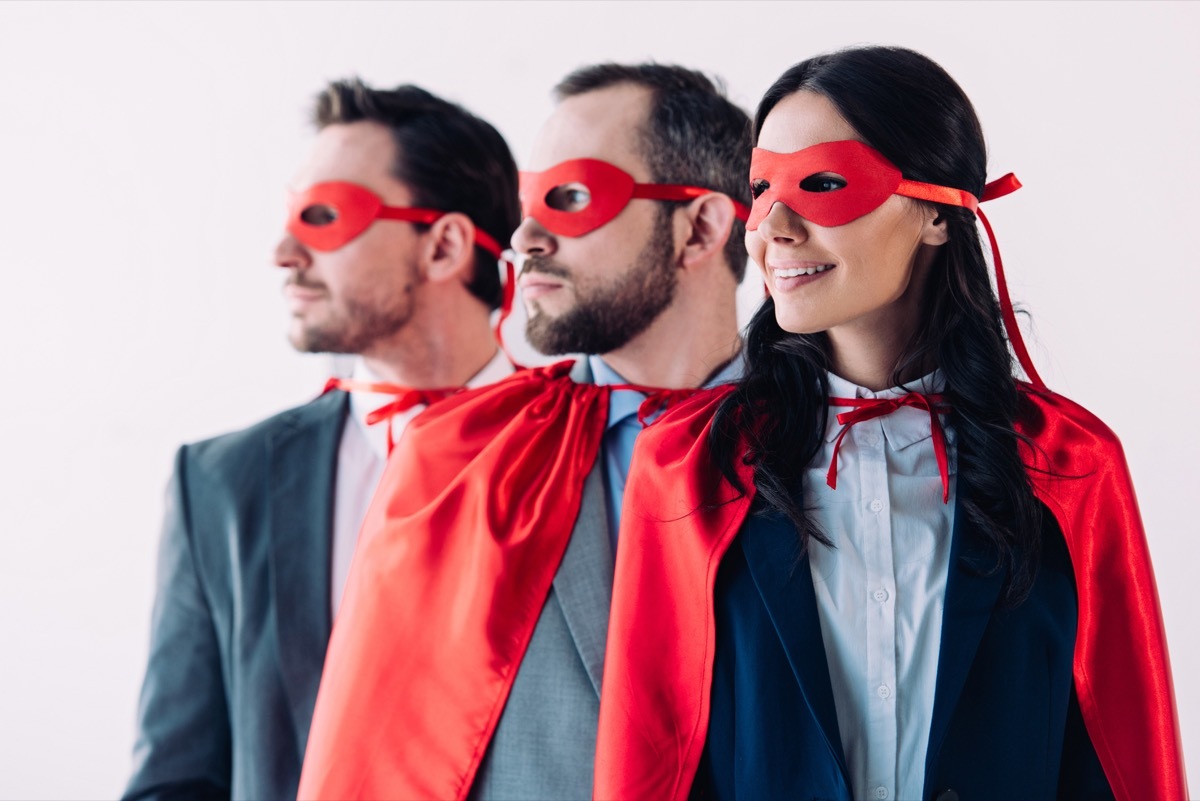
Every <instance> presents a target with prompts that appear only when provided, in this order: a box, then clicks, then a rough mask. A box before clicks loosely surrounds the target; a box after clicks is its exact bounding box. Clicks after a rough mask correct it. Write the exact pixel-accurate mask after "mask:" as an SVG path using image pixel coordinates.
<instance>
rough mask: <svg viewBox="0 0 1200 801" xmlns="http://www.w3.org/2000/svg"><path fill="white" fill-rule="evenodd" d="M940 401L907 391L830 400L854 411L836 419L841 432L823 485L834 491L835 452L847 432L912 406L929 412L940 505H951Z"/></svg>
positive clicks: (836, 461) (943, 406)
mask: <svg viewBox="0 0 1200 801" xmlns="http://www.w3.org/2000/svg"><path fill="white" fill-rule="evenodd" d="M943 401H944V398H943V397H942V396H941V395H922V394H921V393H919V392H910V393H908V394H907V395H901V396H900V397H898V398H830V399H829V405H830V406H850V407H853V411H849V412H842V413H840V414H839V415H838V416H837V421H838V422H839V423H841V424H842V430H841V433H839V434H838V437H837V439H836V440H835V441H834V443H833V459H832V460H831V461H830V463H829V473H828V474H827V475H826V477H825V483H826V484H828V485H829V487H830V489H837V466H838V450H839V449H840V448H841V447H842V440H843V439H845V438H846V434H848V433H850V429H851V427H853V426H854V424H855V423H861V422H862V421H864V420H872V419H874V418H876V417H883V416H884V415H888V414H891V413H892V412H894V411H896V410H897V409H899V408H900V407H901V406H912V407H913V408H916V409H924V410H925V411H927V412H929V429H930V432H931V433H932V434H933V453H934V456H935V457H937V464H938V473H939V474H940V475H941V477H942V503H950V460H949V457H948V456H947V455H946V432H945V431H943V430H942V422H941V421H940V420H939V419H938V412H944V411H947V410H948V409H949V407H948V406H946V405H945V403H944V402H943Z"/></svg>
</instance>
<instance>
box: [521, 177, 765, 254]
mask: <svg viewBox="0 0 1200 801" xmlns="http://www.w3.org/2000/svg"><path fill="white" fill-rule="evenodd" d="M711 192H716V190H715V189H706V188H704V187H701V186H688V185H685V184H639V183H637V182H635V181H634V180H633V176H632V175H630V174H629V173H627V172H625V171H624V170H622V169H621V168H620V167H618V166H616V165H615V164H609V163H608V162H607V161H600V160H599V159H571V160H570V161H564V162H561V163H559V164H556V165H554V166H553V167H551V168H550V169H548V170H543V171H542V172H522V173H521V214H522V215H523V216H525V217H532V218H534V219H535V220H537V222H538V224H539V225H541V226H542V227H543V228H545V229H546V230H547V231H550V232H551V233H553V234H557V235H558V236H570V237H577V236H583V235H584V234H588V233H591V232H592V231H595V230H596V229H597V228H599V227H601V226H603V225H605V224H606V223H608V222H611V221H612V220H613V218H615V217H616V216H617V215H618V214H620V213H621V210H622V209H624V208H625V207H626V206H628V205H629V201H630V200H633V199H634V198H642V199H646V200H692V199H694V198H698V197H701V196H702V195H707V194H709V193H711ZM718 194H720V193H718ZM733 205H734V210H735V212H736V213H737V216H738V219H739V220H742V221H743V222H744V221H745V220H746V219H747V217H748V216H749V213H750V210H749V209H748V208H746V206H745V205H744V204H742V203H739V202H737V201H736V200H734V201H733Z"/></svg>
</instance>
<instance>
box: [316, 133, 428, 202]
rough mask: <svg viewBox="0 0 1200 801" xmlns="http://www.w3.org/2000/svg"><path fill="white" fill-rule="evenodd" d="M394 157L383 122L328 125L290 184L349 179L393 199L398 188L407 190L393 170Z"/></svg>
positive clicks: (389, 136)
mask: <svg viewBox="0 0 1200 801" xmlns="http://www.w3.org/2000/svg"><path fill="white" fill-rule="evenodd" d="M395 159H396V145H395V143H394V140H393V139H392V134H391V132H390V131H389V130H388V129H387V128H386V127H384V126H383V125H380V124H379V123H375V122H353V123H349V124H333V125H327V126H325V127H324V128H322V129H321V130H320V132H318V134H317V137H316V139H315V140H314V141H313V144H312V147H311V149H310V150H309V154H308V157H307V158H306V159H305V161H304V163H303V164H302V165H301V167H300V169H299V170H298V171H297V173H296V176H295V178H294V179H293V181H292V188H293V189H294V190H303V189H306V188H307V187H309V186H312V185H313V184H317V183H322V182H324V181H349V182H350V183H356V184H360V185H362V186H365V187H367V188H368V189H371V190H372V191H374V192H376V193H377V194H379V195H380V196H381V197H384V198H385V199H386V200H389V201H393V202H394V201H395V198H394V194H395V193H396V192H397V191H398V190H400V191H407V189H406V187H404V184H403V183H401V182H400V181H399V180H398V179H397V178H396V177H395V176H394V175H393V174H392V168H393V166H394V164H395ZM389 196H393V197H389Z"/></svg>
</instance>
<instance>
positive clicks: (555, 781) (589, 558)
mask: <svg viewBox="0 0 1200 801" xmlns="http://www.w3.org/2000/svg"><path fill="white" fill-rule="evenodd" d="M571 377H572V378H574V379H575V380H576V381H578V382H581V383H582V382H590V381H591V380H592V375H591V370H590V369H588V365H587V360H586V359H581V360H580V361H579V362H578V363H576V365H575V367H574V369H572V371H571ZM602 465H603V460H602V459H597V461H596V464H595V465H593V466H592V469H591V472H589V474H588V476H587V479H586V481H585V483H584V490H583V499H582V503H581V505H580V509H579V517H578V518H577V519H576V521H575V528H574V529H573V531H572V533H571V539H570V541H569V542H568V543H567V549H566V552H565V553H564V554H563V559H562V564H561V565H560V566H559V568H558V572H557V573H556V574H555V577H554V583H553V586H552V588H551V591H550V594H549V595H548V596H547V598H546V604H545V606H544V607H543V608H542V614H541V616H540V617H539V618H538V623H537V627H536V628H535V629H534V632H533V638H532V639H531V640H530V642H529V648H528V650H527V651H526V652H525V658H524V659H523V660H522V661H521V667H520V670H518V671H517V677H516V679H515V680H514V682H513V686H512V691H511V692H510V693H509V696H508V701H507V702H506V704H505V707H504V712H503V714H502V715H501V717H500V722H499V724H498V725H497V727H496V732H495V734H494V735H493V737H492V741H491V744H490V745H489V747H488V753H487V755H486V756H485V757H484V760H483V762H482V763H481V765H480V767H479V772H478V773H477V774H476V778H475V783H474V785H473V786H472V789H471V795H472V798H475V799H480V800H481V801H491V800H492V799H496V801H516V799H559V800H561V801H565V800H566V799H589V798H591V797H592V772H593V765H592V763H593V760H594V758H595V753H596V726H597V723H598V721H599V715H600V678H601V675H602V674H603V672H604V645H605V640H606V637H607V635H608V608H609V604H610V602H611V600H612V580H613V553H612V546H611V545H610V544H609V539H608V519H607V512H606V511H605V508H606V507H605V498H604V491H605V488H604V469H603V466H602Z"/></svg>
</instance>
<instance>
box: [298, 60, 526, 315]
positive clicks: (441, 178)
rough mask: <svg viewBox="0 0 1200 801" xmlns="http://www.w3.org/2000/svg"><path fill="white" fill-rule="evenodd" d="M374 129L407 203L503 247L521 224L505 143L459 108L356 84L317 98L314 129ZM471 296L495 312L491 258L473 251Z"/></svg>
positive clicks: (417, 93)
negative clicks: (389, 144) (387, 139)
mask: <svg viewBox="0 0 1200 801" xmlns="http://www.w3.org/2000/svg"><path fill="white" fill-rule="evenodd" d="M364 121H365V122H375V123H378V124H380V125H382V126H384V127H385V128H387V129H388V130H389V131H391V133H392V139H393V141H394V142H395V143H396V161H395V163H394V164H393V165H392V174H393V175H395V176H396V178H398V179H400V180H401V181H403V182H404V183H405V184H407V185H408V187H409V188H410V189H411V190H412V193H413V200H414V203H415V204H416V205H418V206H422V207H425V208H432V209H439V210H442V211H457V212H461V213H463V214H465V215H467V216H468V217H470V218H471V221H472V222H474V223H475V225H476V226H477V227H479V228H480V229H482V230H483V231H486V232H487V233H488V234H490V235H491V236H492V238H493V239H495V240H496V241H497V242H499V243H500V245H501V246H502V247H503V246H506V245H507V244H508V242H509V240H510V239H512V234H513V231H515V230H516V229H517V226H518V225H520V223H521V210H520V202H519V201H518V199H517V165H516V162H515V161H513V157H512V153H511V152H510V151H509V149H508V144H507V143H505V141H504V138H503V137H502V136H500V134H499V133H498V132H497V131H496V129H495V128H493V127H492V126H491V125H490V124H489V123H487V122H485V121H484V120H481V119H480V118H479V117H476V116H475V115H474V114H472V113H470V112H469V111H467V110H466V109H464V108H463V107H462V106H460V105H458V104H456V103H451V102H450V101H448V100H443V99H442V98H440V97H438V96H437V95H434V94H432V93H430V92H427V91H426V90H424V89H422V88H420V87H419V86H413V85H411V84H405V85H403V86H397V87H396V88H395V89H372V88H371V87H369V86H367V85H366V84H364V83H363V82H362V81H361V80H359V79H358V78H350V79H348V80H342V81H333V82H331V83H330V84H329V85H328V86H326V87H325V88H324V89H323V90H321V92H320V93H319V94H318V95H317V97H316V102H315V103H314V107H313V122H314V123H315V124H316V126H317V128H318V129H321V128H324V127H326V126H328V125H342V124H349V123H353V122H364ZM467 289H469V290H470V291H471V293H472V294H473V295H475V296H476V297H477V298H479V299H480V300H482V301H483V302H484V303H486V304H487V305H488V306H489V308H492V309H495V308H497V307H498V306H499V305H500V298H501V286H500V271H499V270H498V269H497V266H496V258H495V256H493V255H492V254H490V253H488V252H487V251H486V250H484V249H483V248H482V247H479V246H476V248H475V273H474V275H473V276H472V278H471V281H470V282H469V283H468V284H467Z"/></svg>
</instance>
